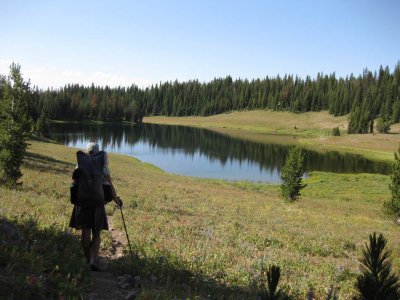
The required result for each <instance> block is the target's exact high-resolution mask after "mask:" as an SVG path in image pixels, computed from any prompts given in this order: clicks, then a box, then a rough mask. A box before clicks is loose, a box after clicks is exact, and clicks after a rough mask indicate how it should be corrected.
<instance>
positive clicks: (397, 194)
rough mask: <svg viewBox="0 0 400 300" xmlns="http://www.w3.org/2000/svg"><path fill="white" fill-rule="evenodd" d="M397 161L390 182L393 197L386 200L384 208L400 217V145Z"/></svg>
mask: <svg viewBox="0 0 400 300" xmlns="http://www.w3.org/2000/svg"><path fill="white" fill-rule="evenodd" d="M394 159H395V162H394V163H393V165H392V174H391V176H390V179H391V180H392V182H391V183H390V184H389V189H390V191H391V193H392V198H391V199H390V200H389V201H387V202H385V204H384V210H385V211H386V213H387V214H389V215H392V216H394V217H396V218H399V217H400V147H399V149H398V150H397V152H395V153H394Z"/></svg>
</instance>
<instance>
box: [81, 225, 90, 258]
mask: <svg viewBox="0 0 400 300" xmlns="http://www.w3.org/2000/svg"><path fill="white" fill-rule="evenodd" d="M91 232H92V230H91V229H90V228H89V229H88V228H82V248H83V253H84V254H85V257H86V260H87V262H89V261H90V235H91Z"/></svg>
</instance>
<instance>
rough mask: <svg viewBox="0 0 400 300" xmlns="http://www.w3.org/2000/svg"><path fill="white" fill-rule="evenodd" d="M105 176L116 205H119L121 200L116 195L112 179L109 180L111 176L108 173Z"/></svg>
mask: <svg viewBox="0 0 400 300" xmlns="http://www.w3.org/2000/svg"><path fill="white" fill-rule="evenodd" d="M105 177H106V180H107V182H109V183H110V185H111V193H112V196H113V200H114V201H115V203H117V204H118V205H121V204H122V201H120V200H119V198H118V196H117V192H116V191H115V188H114V185H113V183H112V180H111V176H110V175H106V176H105Z"/></svg>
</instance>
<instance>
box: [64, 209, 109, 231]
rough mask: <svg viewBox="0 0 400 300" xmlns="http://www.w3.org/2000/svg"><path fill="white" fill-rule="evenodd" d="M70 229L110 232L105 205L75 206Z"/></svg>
mask: <svg viewBox="0 0 400 300" xmlns="http://www.w3.org/2000/svg"><path fill="white" fill-rule="evenodd" d="M69 227H72V228H75V229H82V228H86V229H89V228H90V229H93V230H108V222H107V215H106V210H105V208H104V205H99V206H96V207H93V208H92V207H80V206H78V205H75V206H74V209H73V210H72V215H71V220H70V222H69Z"/></svg>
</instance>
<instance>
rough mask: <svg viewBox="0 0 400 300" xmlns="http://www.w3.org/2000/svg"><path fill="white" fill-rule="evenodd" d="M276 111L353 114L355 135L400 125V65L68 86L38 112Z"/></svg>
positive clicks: (45, 99) (80, 115)
mask: <svg viewBox="0 0 400 300" xmlns="http://www.w3.org/2000/svg"><path fill="white" fill-rule="evenodd" d="M241 109H273V110H288V111H292V112H308V111H320V110H329V112H330V113H331V114H333V115H335V116H340V115H344V114H348V113H350V123H349V128H348V131H349V133H366V132H368V131H370V130H371V129H372V128H373V120H374V119H375V118H377V117H381V118H382V120H383V121H384V122H388V123H397V122H399V119H400V63H397V65H396V66H395V68H394V70H393V72H390V70H389V67H386V68H383V67H381V68H380V69H379V71H378V72H374V73H373V72H371V71H369V70H367V69H365V70H364V71H363V73H362V74H361V75H359V76H358V77H355V76H353V75H350V76H347V77H346V78H336V75H335V73H333V74H330V75H323V74H318V75H317V77H316V78H315V79H311V78H310V77H309V76H308V77H306V78H305V79H302V78H299V77H297V76H292V75H285V76H284V77H283V78H281V77H280V76H277V77H273V78H269V77H266V78H264V79H256V80H252V81H249V80H242V79H238V80H233V79H232V78H231V77H230V76H228V77H226V78H218V79H214V80H212V81H211V82H208V83H201V82H199V81H197V80H192V81H187V82H178V81H175V82H165V83H160V84H156V85H153V86H151V87H148V88H145V89H140V88H138V87H137V86H135V85H132V86H131V87H128V88H122V87H118V88H109V87H107V86H106V87H96V86H94V85H92V86H91V87H84V86H81V85H67V86H65V87H64V88H61V89H59V90H47V91H42V92H40V98H39V101H38V103H37V106H36V111H44V112H45V113H46V115H47V116H48V117H49V118H52V119H72V120H81V119H96V120H116V121H120V120H129V121H134V122H141V120H142V118H143V116H144V115H166V116H189V115H204V116H206V115H213V114H218V113H222V112H225V111H230V110H241Z"/></svg>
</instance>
